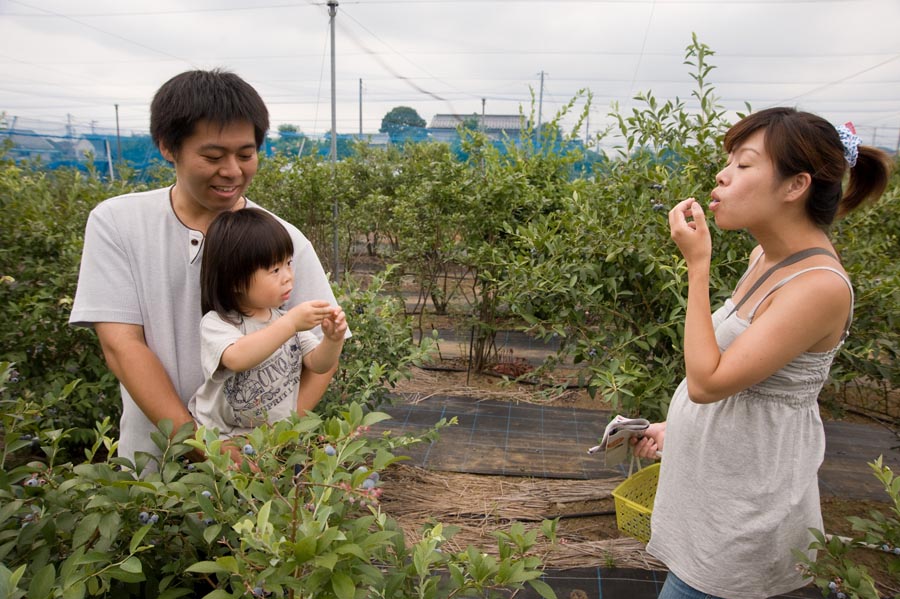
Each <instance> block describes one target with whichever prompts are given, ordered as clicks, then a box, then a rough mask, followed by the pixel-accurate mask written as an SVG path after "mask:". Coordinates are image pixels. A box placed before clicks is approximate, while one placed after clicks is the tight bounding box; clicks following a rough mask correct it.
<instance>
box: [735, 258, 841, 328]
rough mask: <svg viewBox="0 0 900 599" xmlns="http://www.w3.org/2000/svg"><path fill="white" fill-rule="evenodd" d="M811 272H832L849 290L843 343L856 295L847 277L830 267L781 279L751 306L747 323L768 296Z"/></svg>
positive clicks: (802, 271) (818, 267)
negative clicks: (847, 313) (848, 312)
mask: <svg viewBox="0 0 900 599" xmlns="http://www.w3.org/2000/svg"><path fill="white" fill-rule="evenodd" d="M812 270H830V271H831V272H833V273H834V274H836V275H837V276H839V277H840V278H841V279H843V281H844V282H845V283H846V284H847V287H848V288H849V289H850V314H849V315H847V323H846V324H845V325H844V334H843V335H841V342H843V341H844V340H845V339H846V338H847V336H848V335H849V334H850V324H851V323H852V322H853V304H854V303H855V302H856V294H854V293H853V285H852V284H851V283H850V279H848V278H847V275H845V274H844V273H842V272H841V271H839V270H838V269H836V268H832V267H831V266H810V267H809V268H804V269H803V270H798V271H797V272H795V273H793V274H791V275H788V276H786V277H785V278H783V279H781V280H780V281H778V283H776V284H775V285H774V286H773V287H772V288H771V289H770V290H769V291H768V292H767V293H766V294H765V295H764V296H763V297H762V298H761V299H760V300H759V301H758V302H756V305H755V306H753V309H752V310H750V314H748V315H747V321H748V322H753V317H754V316H756V310H757V309H759V307H760V306H761V305H762V303H763V302H764V301H766V299H767V298H768V297H769V296H770V295H772V294H773V293H775V292H776V291H778V290H779V289H781V288H782V287H784V286H785V285H786V284H788V283H790V282H791V281H793V280H794V279H795V278H797V277H799V276H800V275H802V274H804V273H807V272H810V271H812Z"/></svg>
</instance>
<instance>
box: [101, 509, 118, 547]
mask: <svg viewBox="0 0 900 599" xmlns="http://www.w3.org/2000/svg"><path fill="white" fill-rule="evenodd" d="M98 528H99V530H100V536H102V537H103V538H104V539H107V540H108V541H114V540H115V539H116V537H118V535H119V529H120V528H122V517H121V516H120V515H119V513H118V512H106V513H105V514H104V515H103V517H102V518H101V519H100V524H99V526H98Z"/></svg>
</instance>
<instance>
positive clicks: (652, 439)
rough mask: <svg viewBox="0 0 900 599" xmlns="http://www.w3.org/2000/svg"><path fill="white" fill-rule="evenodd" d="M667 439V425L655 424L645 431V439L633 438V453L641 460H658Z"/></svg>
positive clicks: (663, 423)
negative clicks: (657, 453) (658, 453)
mask: <svg viewBox="0 0 900 599" xmlns="http://www.w3.org/2000/svg"><path fill="white" fill-rule="evenodd" d="M665 438H666V423H665V422H654V423H653V424H651V425H650V426H649V427H647V430H645V431H644V436H643V437H632V438H631V451H632V452H633V453H634V455H635V456H637V457H639V458H648V459H651V460H655V459H657V458H658V457H659V456H658V455H656V452H661V451H662V449H663V443H664V441H665Z"/></svg>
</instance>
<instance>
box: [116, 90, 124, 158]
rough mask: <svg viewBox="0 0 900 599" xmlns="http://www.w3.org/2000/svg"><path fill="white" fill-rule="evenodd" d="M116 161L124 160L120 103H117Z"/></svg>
mask: <svg viewBox="0 0 900 599" xmlns="http://www.w3.org/2000/svg"><path fill="white" fill-rule="evenodd" d="M115 106H116V162H122V138H121V136H120V134H119V105H118V104H116V105H115Z"/></svg>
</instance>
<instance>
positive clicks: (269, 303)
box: [240, 258, 294, 318]
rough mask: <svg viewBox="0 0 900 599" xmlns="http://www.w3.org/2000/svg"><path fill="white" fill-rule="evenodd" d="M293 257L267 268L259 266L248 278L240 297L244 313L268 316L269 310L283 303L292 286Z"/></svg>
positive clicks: (288, 295) (262, 316)
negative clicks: (244, 291) (245, 288)
mask: <svg viewBox="0 0 900 599" xmlns="http://www.w3.org/2000/svg"><path fill="white" fill-rule="evenodd" d="M293 262H294V261H293V259H291V258H288V259H287V260H284V261H282V262H278V263H277V264H274V265H273V266H270V267H269V268H259V269H257V271H256V272H255V273H253V276H252V277H251V278H250V283H249V285H248V286H247V292H246V293H245V294H244V295H243V296H242V297H241V302H240V303H241V308H242V309H243V311H244V312H245V313H246V314H249V315H250V316H253V317H257V318H268V316H269V310H270V309H271V308H277V307H279V306H281V305H282V304H284V303H285V302H286V301H287V300H288V297H290V295H291V290H292V289H293V288H294V269H293V268H292V265H293Z"/></svg>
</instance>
